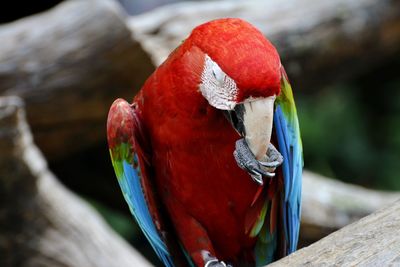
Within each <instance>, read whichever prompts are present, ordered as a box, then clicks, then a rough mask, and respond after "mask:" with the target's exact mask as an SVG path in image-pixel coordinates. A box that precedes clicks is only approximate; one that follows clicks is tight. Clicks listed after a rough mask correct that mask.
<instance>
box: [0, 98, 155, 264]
mask: <svg viewBox="0 0 400 267" xmlns="http://www.w3.org/2000/svg"><path fill="white" fill-rule="evenodd" d="M0 125H1V128H0V151H2V153H0V266H28V267H29V266H44V267H46V266H49V267H50V266H51V267H58V266H59V267H66V266H68V267H82V266H97V267H103V266H104V267H121V266H132V267H136V266H151V264H149V263H148V262H147V261H146V260H145V259H144V258H143V257H142V256H141V255H140V254H139V253H138V252H136V251H135V250H134V249H133V248H132V247H131V246H129V244H128V243H126V242H125V241H124V240H123V239H122V238H121V237H119V236H118V235H117V234H116V233H115V232H114V231H112V230H111V229H110V228H109V227H108V226H107V225H106V223H105V222H104V221H103V219H102V218H101V216H100V215H99V214H98V213H97V212H96V211H95V210H94V209H93V208H91V207H89V205H88V204H86V203H85V202H84V201H82V200H81V199H80V198H79V197H78V196H76V195H75V194H73V193H72V192H70V191H69V190H67V189H66V188H65V187H64V186H63V185H61V184H60V183H59V182H58V181H57V180H56V178H55V177H54V175H53V174H52V173H51V172H50V171H49V170H48V168H47V164H46V161H45V159H44V158H43V156H42V154H41V152H40V151H39V150H38V148H37V147H36V146H35V145H34V144H33V142H32V136H31V133H30V130H29V127H28V124H27V123H26V121H25V112H24V109H23V102H22V100H21V99H20V98H18V97H1V98H0ZM3 151H7V153H4V152H3Z"/></svg>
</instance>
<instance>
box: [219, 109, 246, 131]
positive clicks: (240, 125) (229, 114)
mask: <svg viewBox="0 0 400 267" xmlns="http://www.w3.org/2000/svg"><path fill="white" fill-rule="evenodd" d="M244 111H245V110H244V105H243V104H237V105H236V106H235V108H234V109H233V110H224V111H223V112H224V115H225V117H226V118H227V119H228V121H229V122H230V124H231V125H232V127H233V128H234V129H235V130H236V131H237V132H238V133H239V135H240V136H241V137H245V129H244V122H243V116H244Z"/></svg>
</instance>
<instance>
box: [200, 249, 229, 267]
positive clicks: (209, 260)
mask: <svg viewBox="0 0 400 267" xmlns="http://www.w3.org/2000/svg"><path fill="white" fill-rule="evenodd" d="M202 256H203V259H204V262H205V263H204V267H232V265H230V264H226V263H225V262H223V261H220V260H218V259H217V258H216V257H213V256H212V255H211V254H210V252H208V251H202Z"/></svg>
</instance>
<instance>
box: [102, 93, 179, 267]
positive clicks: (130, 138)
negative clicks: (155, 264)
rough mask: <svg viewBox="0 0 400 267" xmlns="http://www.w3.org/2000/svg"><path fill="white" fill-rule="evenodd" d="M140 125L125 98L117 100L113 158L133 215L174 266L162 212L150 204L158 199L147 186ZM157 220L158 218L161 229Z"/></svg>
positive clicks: (110, 128) (111, 122)
mask: <svg viewBox="0 0 400 267" xmlns="http://www.w3.org/2000/svg"><path fill="white" fill-rule="evenodd" d="M140 126H141V125H140V119H139V114H138V113H137V111H134V110H132V109H131V107H130V105H129V104H128V103H127V102H126V101H125V100H122V99H118V100H116V101H115V102H114V103H113V105H112V106H111V109H110V113H109V117H108V121H107V135H108V142H109V145H110V155H111V161H112V164H113V167H114V171H115V174H116V176H117V179H118V183H119V185H120V187H121V190H122V193H123V195H124V198H125V201H126V202H127V203H128V206H129V209H130V211H131V213H132V215H133V217H134V218H135V220H136V222H137V223H138V225H139V227H140V228H141V230H142V231H143V233H144V235H145V236H146V238H147V239H148V240H149V242H150V244H151V246H152V247H153V249H154V251H155V252H156V254H157V255H158V257H159V258H160V260H161V261H162V262H163V263H164V265H165V266H168V267H170V266H171V267H172V266H174V264H173V260H172V256H171V254H170V253H169V251H168V248H167V245H166V243H165V239H164V238H165V237H164V236H162V235H161V229H163V228H161V227H162V225H161V222H160V220H159V219H160V217H159V214H158V211H157V210H156V207H154V204H153V205H152V206H150V204H151V203H154V202H155V198H154V196H153V195H152V191H149V190H150V188H147V187H148V186H149V184H150V181H151V180H148V179H150V178H151V177H149V173H150V172H149V169H148V168H149V165H148V162H147V161H146V160H145V159H146V157H147V156H149V155H148V151H147V149H145V148H146V143H145V140H141V139H142V138H141V137H142V136H143V133H142V131H141V130H142V129H141V127H140ZM137 138H139V139H140V140H138V139H137ZM139 141H140V142H139ZM145 186H146V187H145ZM150 208H151V209H150ZM154 220H157V226H158V228H157V227H156V223H155V221H154Z"/></svg>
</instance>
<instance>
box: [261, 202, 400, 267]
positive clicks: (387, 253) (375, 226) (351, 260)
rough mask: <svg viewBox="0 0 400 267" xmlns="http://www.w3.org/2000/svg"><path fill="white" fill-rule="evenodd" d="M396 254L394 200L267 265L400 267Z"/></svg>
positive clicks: (398, 219) (399, 221)
mask: <svg viewBox="0 0 400 267" xmlns="http://www.w3.org/2000/svg"><path fill="white" fill-rule="evenodd" d="M399 255H400V201H397V202H395V203H393V204H391V205H389V206H388V207H386V208H384V209H382V210H380V211H378V212H376V213H374V214H372V215H369V216H367V217H365V218H363V219H361V220H359V221H358V222H356V223H353V224H351V225H349V226H346V227H344V228H343V229H341V230H339V231H337V232H335V233H333V234H331V235H329V236H328V237H326V238H324V239H322V240H321V241H318V242H316V243H314V244H312V245H311V246H309V247H307V248H303V249H301V250H299V251H297V252H295V253H294V254H292V255H290V256H288V257H286V258H283V259H282V260H280V261H277V262H276V263H273V264H271V265H268V266H271V267H278V266H399V265H400V257H399Z"/></svg>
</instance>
